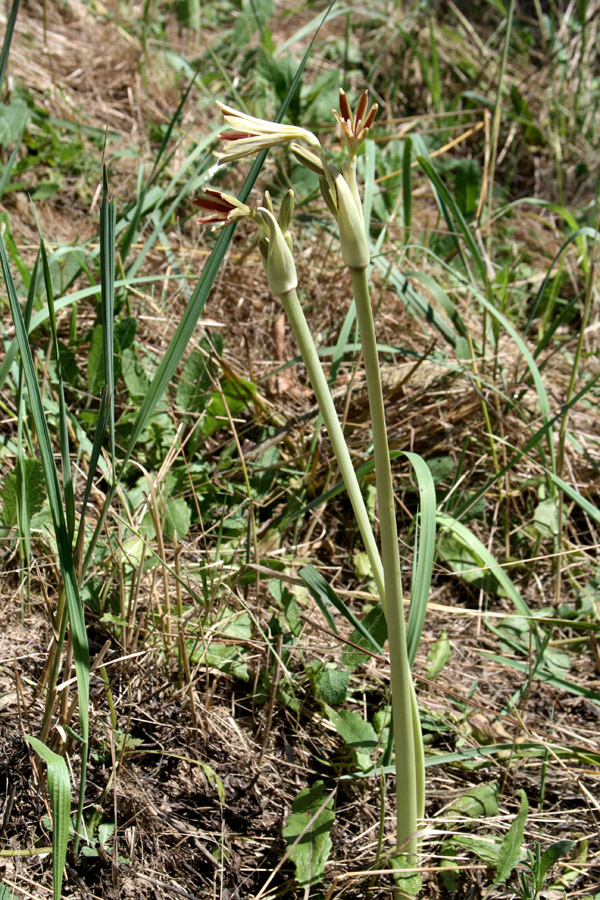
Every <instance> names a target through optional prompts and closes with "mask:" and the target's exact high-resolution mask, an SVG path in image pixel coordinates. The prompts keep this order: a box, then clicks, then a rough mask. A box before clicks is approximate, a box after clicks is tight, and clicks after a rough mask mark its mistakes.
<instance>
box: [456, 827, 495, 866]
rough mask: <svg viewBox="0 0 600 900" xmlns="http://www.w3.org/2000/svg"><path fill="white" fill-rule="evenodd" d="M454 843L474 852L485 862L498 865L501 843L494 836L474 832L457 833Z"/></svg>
mask: <svg viewBox="0 0 600 900" xmlns="http://www.w3.org/2000/svg"><path fill="white" fill-rule="evenodd" d="M452 843H453V844H454V845H455V846H456V847H461V848H462V849H463V850H468V851H469V852H470V853H474V854H475V856H477V857H478V858H479V859H481V860H483V862H485V863H488V865H491V866H497V865H498V858H499V856H500V843H499V842H498V841H497V840H496V839H495V838H493V837H480V836H479V835H474V834H455V835H454V837H453V838H452Z"/></svg>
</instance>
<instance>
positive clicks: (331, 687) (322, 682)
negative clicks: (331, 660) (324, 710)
mask: <svg viewBox="0 0 600 900" xmlns="http://www.w3.org/2000/svg"><path fill="white" fill-rule="evenodd" d="M349 679H350V673H349V672H348V671H347V670H344V669H325V671H324V672H323V674H322V675H321V678H320V679H319V682H318V684H317V694H318V695H319V697H320V698H321V700H323V701H324V702H325V703H329V704H336V705H338V704H340V703H344V701H345V699H346V695H347V693H348V681H349Z"/></svg>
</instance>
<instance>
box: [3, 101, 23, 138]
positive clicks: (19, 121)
mask: <svg viewBox="0 0 600 900" xmlns="http://www.w3.org/2000/svg"><path fill="white" fill-rule="evenodd" d="M28 119H29V108H28V106H27V104H26V103H25V101H24V100H14V101H13V102H12V103H9V104H8V105H5V104H0V147H9V146H10V145H11V144H13V143H14V142H15V141H16V140H17V138H18V137H19V135H20V134H21V131H22V129H23V125H24V124H25V123H26V122H27V120H28Z"/></svg>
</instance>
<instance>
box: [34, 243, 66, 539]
mask: <svg viewBox="0 0 600 900" xmlns="http://www.w3.org/2000/svg"><path fill="white" fill-rule="evenodd" d="M40 254H41V258H42V269H43V272H44V286H45V288H46V300H47V303H48V313H49V316H50V329H51V332H52V344H53V347H54V357H55V359H56V373H57V377H58V428H59V443H60V459H61V467H62V482H63V496H64V508H65V517H66V524H67V532H68V535H69V540H70V541H72V540H73V534H74V533H75V495H74V491H73V477H72V472H71V454H70V448H69V427H68V417H67V407H66V403H65V386H64V380H63V375H62V364H61V358H60V346H59V343H58V333H57V330H56V315H55V310H54V294H53V291H52V278H51V276H50V268H49V266H48V256H47V254H46V245H45V243H44V240H43V238H42V237H41V235H40Z"/></svg>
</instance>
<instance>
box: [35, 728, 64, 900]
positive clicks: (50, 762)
mask: <svg viewBox="0 0 600 900" xmlns="http://www.w3.org/2000/svg"><path fill="white" fill-rule="evenodd" d="M25 737H26V740H27V741H28V743H29V744H30V745H31V746H32V747H33V749H34V750H35V752H36V753H37V755H38V756H39V757H40V759H43V761H44V762H45V763H46V766H47V773H48V794H49V796H50V809H51V811H52V881H53V896H54V900H60V896H61V891H62V878H63V870H64V867H65V861H66V859H67V845H68V843H69V824H70V816H71V779H70V778H69V770H68V768H67V764H66V762H65V761H64V759H63V757H62V756H59V755H58V753H55V752H54V751H53V750H50V749H49V748H48V747H46V745H45V744H42V742H41V741H39V740H38V739H37V738H34V737H30V736H29V735H26V736H25Z"/></svg>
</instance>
